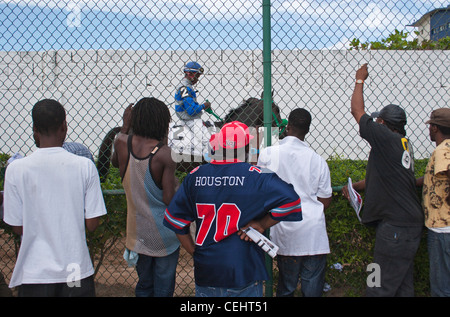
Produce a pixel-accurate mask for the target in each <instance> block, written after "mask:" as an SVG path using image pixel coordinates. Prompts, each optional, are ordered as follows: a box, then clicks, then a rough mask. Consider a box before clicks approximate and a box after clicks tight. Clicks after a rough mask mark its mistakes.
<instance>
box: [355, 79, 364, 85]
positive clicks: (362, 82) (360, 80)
mask: <svg viewBox="0 0 450 317" xmlns="http://www.w3.org/2000/svg"><path fill="white" fill-rule="evenodd" d="M356 83H357V84H364V80H362V79H357V80H356Z"/></svg>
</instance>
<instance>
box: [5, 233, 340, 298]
mask: <svg viewBox="0 0 450 317" xmlns="http://www.w3.org/2000/svg"><path fill="white" fill-rule="evenodd" d="M124 249H125V244H124V240H123V239H122V240H120V241H118V242H117V243H116V245H115V246H114V247H113V248H112V251H111V252H110V253H109V254H108V255H107V256H106V257H105V259H104V260H103V264H102V265H101V267H100V269H99V271H98V272H97V275H96V278H95V282H96V284H95V287H96V296H97V297H134V296H135V295H134V288H135V286H136V283H137V280H138V277H137V273H136V270H135V268H134V267H128V265H127V263H126V261H125V260H124V259H123V251H124ZM14 263H15V247H14V243H13V242H12V241H8V240H7V237H6V235H5V234H3V233H2V232H0V272H1V273H2V274H3V276H4V279H5V282H6V284H8V283H9V280H10V278H11V274H12V271H13V268H14ZM5 286H6V285H5ZM194 288H195V286H194V272H193V261H192V257H191V256H190V255H189V254H187V253H186V251H185V250H184V249H183V248H182V249H181V251H180V258H179V263H178V268H177V279H176V286H175V294H174V296H176V297H187V296H194ZM2 294H3V293H2ZM11 294H12V296H16V291H15V290H12V292H11ZM344 294H345V289H333V288H332V289H331V290H330V291H328V292H326V293H325V294H324V296H326V297H342V296H345V295H344ZM5 296H8V295H5Z"/></svg>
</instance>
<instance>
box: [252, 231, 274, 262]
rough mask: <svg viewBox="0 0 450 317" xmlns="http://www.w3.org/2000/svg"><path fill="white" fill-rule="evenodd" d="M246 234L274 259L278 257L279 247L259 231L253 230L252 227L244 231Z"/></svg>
mask: <svg viewBox="0 0 450 317" xmlns="http://www.w3.org/2000/svg"><path fill="white" fill-rule="evenodd" d="M244 232H245V234H246V235H248V236H249V238H250V239H252V241H253V242H255V243H256V244H257V245H258V246H259V247H260V248H261V249H263V250H264V251H265V252H267V253H268V254H269V255H270V256H271V257H272V258H274V257H275V256H276V255H277V251H278V246H277V245H276V244H275V243H273V242H272V241H270V240H269V239H267V237H266V236H264V235H263V234H261V233H260V232H259V231H257V230H255V229H253V228H252V227H248V228H247V229H245V230H244Z"/></svg>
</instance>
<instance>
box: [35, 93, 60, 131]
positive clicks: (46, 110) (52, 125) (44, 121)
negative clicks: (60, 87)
mask: <svg viewBox="0 0 450 317" xmlns="http://www.w3.org/2000/svg"><path fill="white" fill-rule="evenodd" d="M31 117H32V119H33V126H34V128H35V129H36V131H37V132H39V133H43V134H49V133H53V132H56V130H57V129H58V128H59V127H60V126H61V124H63V122H64V120H66V111H65V110H64V107H63V106H62V105H61V104H60V103H59V102H58V101H56V100H53V99H44V100H41V101H38V102H37V103H36V104H35V105H34V106H33V109H32V110H31Z"/></svg>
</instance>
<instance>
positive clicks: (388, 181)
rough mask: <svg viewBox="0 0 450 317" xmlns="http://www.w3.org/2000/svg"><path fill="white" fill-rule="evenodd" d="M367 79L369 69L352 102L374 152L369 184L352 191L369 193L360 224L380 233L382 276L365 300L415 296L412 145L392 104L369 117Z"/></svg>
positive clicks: (418, 211)
mask: <svg viewBox="0 0 450 317" xmlns="http://www.w3.org/2000/svg"><path fill="white" fill-rule="evenodd" d="M367 77H368V70H367V64H365V65H363V66H362V67H361V68H360V69H358V71H357V72H356V83H355V89H354V92H353V95H352V100H351V113H352V115H353V117H354V118H355V120H356V122H357V123H358V124H359V132H360V135H361V137H362V138H364V139H365V140H366V141H367V142H369V144H370V146H371V151H370V154H369V160H368V163H367V171H366V179H365V180H364V181H362V182H359V183H357V184H354V186H353V187H354V188H355V189H356V190H362V189H365V191H366V197H365V202H364V209H363V210H362V222H363V223H364V224H368V225H369V224H370V225H374V226H375V227H376V238H375V249H374V260H373V262H374V264H376V265H377V266H371V267H372V268H374V267H376V268H378V269H379V273H380V274H379V277H377V276H373V278H374V279H375V280H371V282H370V283H369V281H368V285H367V290H366V296H414V286H413V264H414V256H415V254H416V251H417V248H418V246H419V243H420V239H421V233H422V228H423V221H424V216H423V211H422V208H421V205H420V200H419V197H418V194H417V191H416V188H415V177H414V157H413V150H412V145H411V143H410V142H409V140H408V139H407V138H406V133H405V128H404V127H405V125H406V114H405V112H404V110H403V109H402V108H400V107H399V106H397V105H392V104H390V105H387V106H386V107H384V108H383V109H382V110H381V111H380V112H377V113H374V114H372V115H371V116H369V115H368V114H366V112H365V111H364V96H363V87H364V81H365V80H366V79H367ZM373 118H376V121H375V122H374V120H373ZM373 272H375V271H373ZM377 279H378V281H377Z"/></svg>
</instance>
